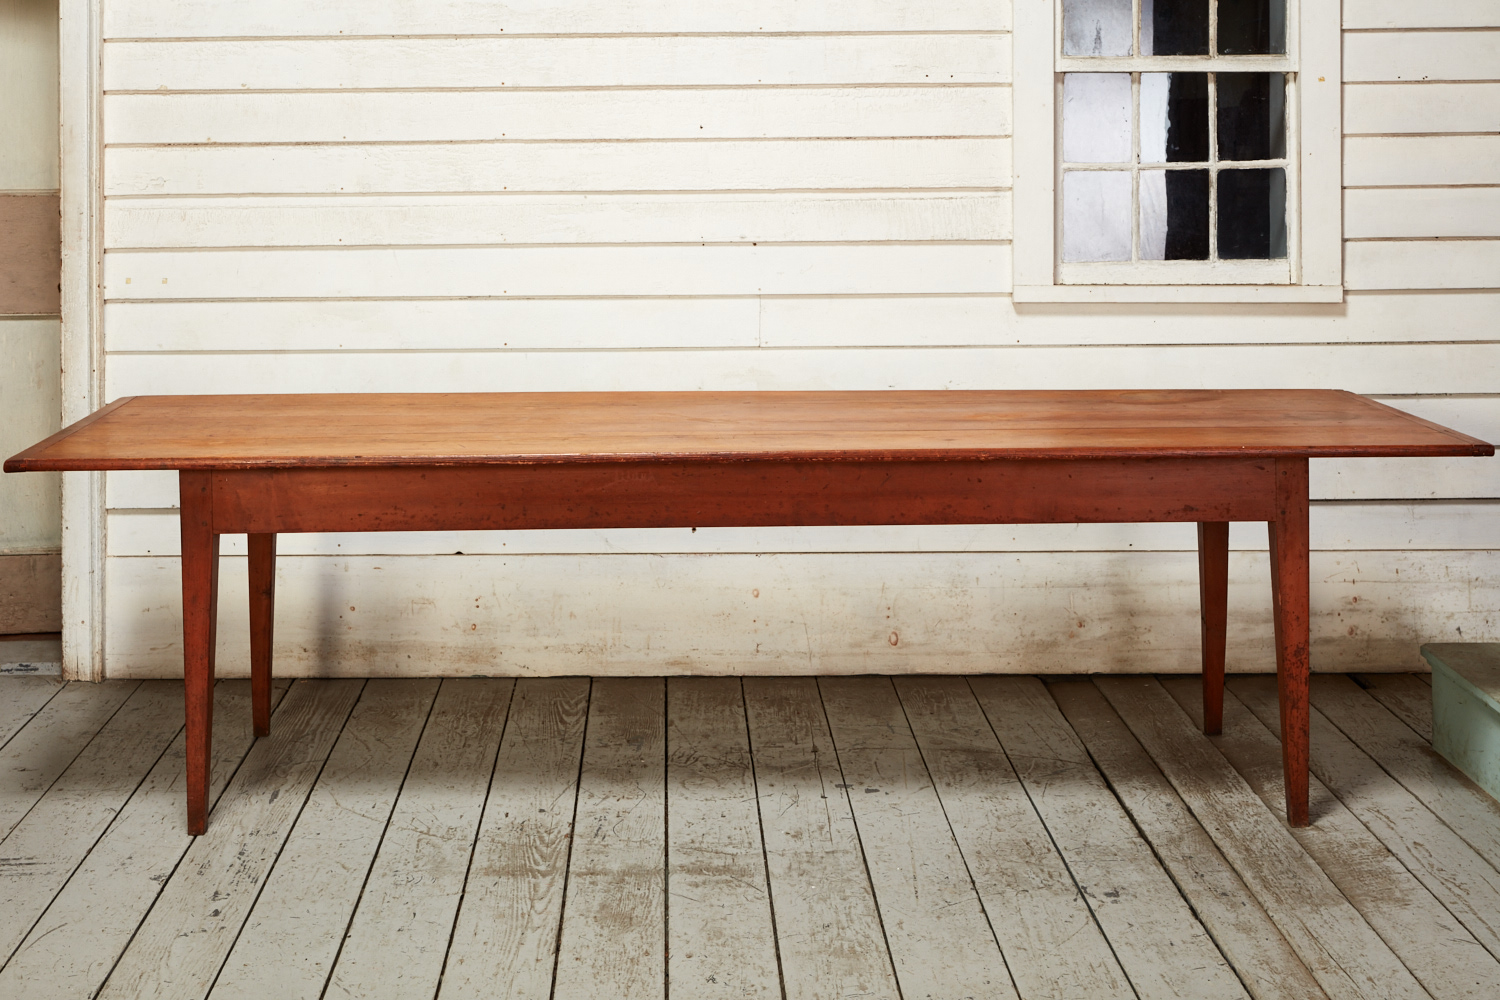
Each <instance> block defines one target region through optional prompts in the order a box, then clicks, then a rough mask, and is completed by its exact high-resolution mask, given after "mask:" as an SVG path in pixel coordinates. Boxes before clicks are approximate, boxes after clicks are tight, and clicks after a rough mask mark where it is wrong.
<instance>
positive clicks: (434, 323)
mask: <svg viewBox="0 0 1500 1000" xmlns="http://www.w3.org/2000/svg"><path fill="white" fill-rule="evenodd" d="M1497 313H1500V294H1497V293H1495V292H1487V291H1476V292H1466V293H1463V294H1457V295H1444V296H1443V297H1442V298H1441V299H1434V297H1433V295H1432V294H1431V293H1427V292H1416V293H1409V294H1397V293H1387V292H1379V293H1350V294H1349V295H1347V296H1346V297H1345V300H1344V302H1343V304H1341V305H1339V304H1330V305H1311V306H1309V305H1301V304H1259V303H1258V304H1256V305H1253V306H1221V307H1215V308H1212V309H1210V310H1204V309H1203V308H1201V307H1200V308H1196V309H1195V308H1191V307H1189V308H1175V309H1174V308H1171V307H1161V306H1157V307H1123V308H1119V309H1117V310H1110V311H1106V310H1105V309H1103V308H1101V307H1098V306H1085V307H1082V308H1081V309H1077V308H1064V309H1052V308H1049V307H1045V306H1043V307H1035V306H1033V307H1030V308H1028V309H1026V310H1025V311H1024V312H1019V313H1018V312H1017V311H1016V310H1015V308H1014V307H1013V306H1012V305H1011V300H1010V297H1009V296H1007V295H1004V294H1002V293H995V294H986V295H974V294H966V295H948V296H932V295H921V296H891V295H871V296H833V297H821V296H820V297H811V296H797V297H780V298H778V297H759V296H736V297H716V298H699V299H691V298H660V297H658V298H646V297H629V298H600V299H580V298H568V299H512V298H506V299H447V300H443V299H436V300H404V301H403V300H395V301H392V300H380V301H359V300H353V301H351V300H340V299H321V300H311V301H290V302H272V301H256V302H241V301H230V302H211V301H210V302H111V303H109V304H107V305H106V306H105V308H104V331H105V348H106V350H109V351H111V352H126V353H137V352H142V351H149V352H158V351H159V352H167V353H173V354H177V353H191V352H194V351H235V352H255V351H335V350H359V351H430V350H433V349H434V343H433V341H434V339H435V337H437V336H439V335H440V336H441V339H442V349H443V350H448V351H461V350H476V349H480V350H503V349H510V350H578V349H580V348H583V349H588V348H596V349H597V348H605V349H610V348H629V349H640V348H663V347H667V348H684V347H707V348H723V347H756V346H760V347H917V346H922V347H963V346H981V345H994V346H999V345H1049V344H1055V345H1086V344H1121V345H1124V344H1140V345H1146V344H1295V343H1310V344H1330V343H1360V344H1371V343H1381V342H1395V343H1412V342H1419V341H1433V340H1443V341H1462V340H1493V339H1494V337H1495V323H1494V320H1495V316H1496V314H1497ZM1106 315H1107V316H1108V322H1100V319H1101V318H1102V317H1104V316H1106ZM1206 317H1210V318H1206ZM1433 419H1436V418H1433ZM1444 422H1446V421H1444ZM1460 429H1464V428H1463V427H1462V426H1461V425H1460ZM1469 433H1472V434H1478V435H1479V436H1481V437H1483V436H1484V435H1483V434H1482V433H1481V432H1479V431H1469ZM115 506H124V507H131V506H150V505H149V504H116V505H115Z"/></svg>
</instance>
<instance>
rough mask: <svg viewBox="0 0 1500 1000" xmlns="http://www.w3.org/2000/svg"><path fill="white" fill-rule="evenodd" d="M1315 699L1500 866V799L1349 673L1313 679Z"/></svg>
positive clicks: (1375, 757) (1330, 717) (1334, 720)
mask: <svg viewBox="0 0 1500 1000" xmlns="http://www.w3.org/2000/svg"><path fill="white" fill-rule="evenodd" d="M1312 703H1313V706H1314V707H1315V708H1317V709H1318V711H1320V712H1322V713H1323V714H1324V715H1326V716H1327V717H1328V721H1330V722H1332V723H1333V724H1334V725H1335V726H1338V727H1339V729H1340V730H1342V731H1343V733H1344V735H1345V736H1347V737H1349V739H1351V740H1353V741H1354V742H1355V744H1356V745H1358V746H1359V748H1360V749H1361V750H1363V751H1364V752H1365V753H1367V754H1369V755H1370V757H1371V758H1372V759H1373V760H1375V761H1376V762H1377V763H1378V764H1379V765H1380V766H1381V767H1383V768H1385V769H1386V770H1387V771H1388V772H1390V775H1391V777H1393V778H1395V779H1396V780H1397V781H1399V782H1401V784H1403V785H1405V786H1406V788H1407V790H1408V791H1410V792H1411V793H1412V794H1413V795H1415V796H1416V797H1417V798H1419V799H1421V800H1422V802H1423V803H1424V804H1425V805H1426V806H1427V808H1429V809H1431V810H1432V811H1433V812H1434V813H1436V814H1437V816H1438V817H1439V818H1440V819H1441V820H1442V821H1443V822H1444V823H1447V824H1448V825H1449V826H1451V827H1452V828H1453V830H1454V832H1455V833H1457V834H1458V835H1459V836H1460V837H1462V838H1464V840H1466V841H1468V843H1469V846H1471V847H1473V848H1474V850H1476V851H1478V852H1479V853H1480V854H1481V855H1483V856H1484V858H1485V860H1486V861H1488V862H1489V863H1490V864H1491V865H1494V866H1496V867H1497V868H1500V802H1496V801H1495V800H1494V799H1492V798H1490V796H1488V795H1487V794H1485V793H1484V791H1482V790H1481V789H1480V788H1479V786H1478V785H1476V784H1474V782H1472V781H1470V780H1469V779H1468V778H1467V777H1465V776H1464V774H1463V773H1462V772H1460V771H1459V770H1458V769H1457V768H1456V767H1454V766H1453V765H1452V764H1450V763H1448V762H1447V761H1446V760H1444V759H1443V758H1442V756H1441V755H1440V754H1438V752H1437V751H1436V750H1434V749H1432V745H1431V744H1429V743H1428V742H1427V741H1425V740H1423V739H1422V738H1421V737H1420V736H1418V735H1417V734H1416V733H1415V732H1413V731H1412V729H1411V727H1409V726H1407V725H1405V724H1404V723H1402V722H1401V720H1400V719H1397V718H1396V717H1395V716H1394V715H1392V714H1391V713H1390V712H1389V711H1387V710H1386V709H1385V707H1384V706H1383V705H1381V704H1380V703H1379V702H1377V701H1376V700H1375V699H1373V698H1371V697H1370V696H1369V695H1368V694H1366V693H1365V692H1364V691H1361V690H1360V689H1359V686H1358V685H1357V684H1355V683H1354V682H1353V681H1352V680H1350V679H1349V678H1348V677H1339V676H1334V675H1327V674H1325V675H1323V676H1320V677H1316V678H1314V679H1313V682H1312Z"/></svg>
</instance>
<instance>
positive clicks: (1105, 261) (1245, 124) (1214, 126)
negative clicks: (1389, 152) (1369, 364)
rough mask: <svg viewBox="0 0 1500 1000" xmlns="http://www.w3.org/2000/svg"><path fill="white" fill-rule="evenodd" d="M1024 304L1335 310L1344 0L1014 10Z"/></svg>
mask: <svg viewBox="0 0 1500 1000" xmlns="http://www.w3.org/2000/svg"><path fill="white" fill-rule="evenodd" d="M1015 16H1016V23H1015V34H1014V37H1013V44H1014V67H1015V68H1014V73H1015V79H1014V83H1015V105H1014V106H1015V121H1014V128H1013V135H1014V164H1015V166H1014V194H1015V236H1014V246H1013V253H1014V265H1013V270H1014V278H1015V289H1014V290H1015V296H1016V300H1017V301H1022V302H1024V301H1103V302H1109V301H1338V300H1339V299H1341V298H1342V294H1343V290H1342V287H1341V278H1342V267H1341V246H1340V239H1341V232H1340V223H1341V212H1340V200H1341V197H1342V192H1341V190H1340V176H1339V174H1340V157H1339V152H1340V150H1339V147H1340V135H1339V109H1340V102H1339V43H1340V40H1339V14H1338V5H1337V4H1336V3H1331V2H1329V0H1300V2H1299V0H1015Z"/></svg>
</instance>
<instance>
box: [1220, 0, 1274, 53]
mask: <svg viewBox="0 0 1500 1000" xmlns="http://www.w3.org/2000/svg"><path fill="white" fill-rule="evenodd" d="M1219 51H1220V52H1221V53H1223V54H1224V55H1231V56H1234V55H1266V54H1270V53H1273V52H1274V53H1280V52H1285V51H1286V0H1219Z"/></svg>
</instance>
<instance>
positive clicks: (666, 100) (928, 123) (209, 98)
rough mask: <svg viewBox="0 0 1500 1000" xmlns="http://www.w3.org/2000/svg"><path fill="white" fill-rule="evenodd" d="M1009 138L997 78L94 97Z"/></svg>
mask: <svg viewBox="0 0 1500 1000" xmlns="http://www.w3.org/2000/svg"><path fill="white" fill-rule="evenodd" d="M1394 131H1414V130H1412V129H1395V130H1394ZM1429 131H1433V130H1429ZM1450 131H1476V130H1475V129H1472V128H1467V129H1451V130H1450ZM1009 134H1010V88H1009V87H1001V86H967V87H791V88H769V89H754V88H752V89H744V88H737V87H723V88H715V87H705V88H702V89H698V88H686V89H684V88H675V89H663V90H650V89H643V90H625V89H618V88H606V89H600V90H588V89H585V90H522V91H515V92H506V91H499V90H492V91H485V90H481V91H414V92H413V91H394V92H391V91H387V92H370V91H360V92H355V93H337V92H329V91H307V92H303V93H291V94H288V93H272V94H240V93H219V94H116V95H113V96H106V97H105V98H104V141H105V142H106V143H111V144H114V143H131V144H140V143H153V144H156V143H211V142H220V143H224V142H413V141H421V142H465V141H467V142H475V141H486V140H497V139H509V140H511V141H516V140H535V139H553V140H556V139H614V140H620V139H747V138H778V139H783V138H848V137H850V136H961V135H967V136H997V135H1009Z"/></svg>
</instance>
